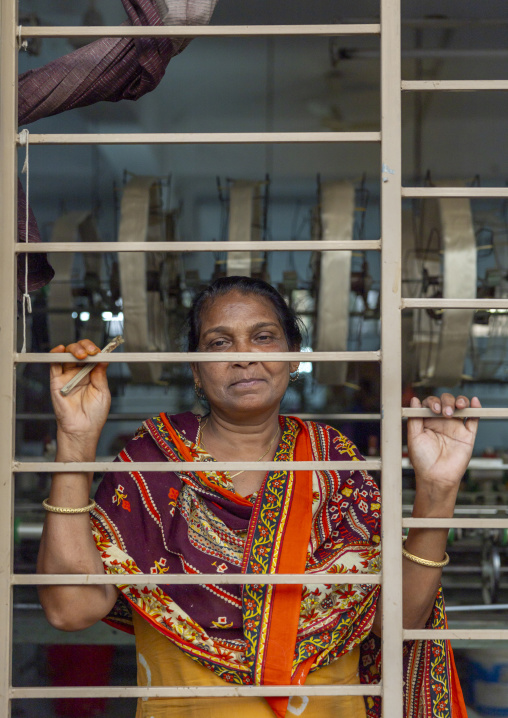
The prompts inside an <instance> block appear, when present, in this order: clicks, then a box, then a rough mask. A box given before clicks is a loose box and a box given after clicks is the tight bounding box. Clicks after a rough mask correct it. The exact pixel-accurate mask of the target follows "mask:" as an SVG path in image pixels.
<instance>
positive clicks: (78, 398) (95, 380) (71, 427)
mask: <svg viewBox="0 0 508 718" xmlns="http://www.w3.org/2000/svg"><path fill="white" fill-rule="evenodd" d="M64 352H69V353H71V354H73V355H74V356H75V357H76V359H85V358H86V357H87V356H94V355H95V354H98V353H99V352H100V349H99V347H98V346H96V345H95V344H94V343H93V342H92V341H90V340H89V339H82V340H81V341H79V342H76V343H74V344H69V345H68V346H66V347H65V346H64V345H63V344H60V345H59V346H57V347H55V348H54V349H52V350H51V353H53V354H61V353H64ZM81 366H82V365H81ZM81 366H80V365H79V364H51V367H50V386H51V399H52V401H53V408H54V410H55V415H56V420H57V424H58V433H59V436H60V439H62V438H64V437H65V438H69V439H70V440H72V442H73V444H74V446H75V448H76V449H77V448H78V446H79V444H82V443H83V445H89V442H97V441H98V439H99V436H100V433H101V431H102V428H103V426H104V424H105V423H106V419H107V417H108V413H109V408H110V405H111V395H110V393H109V387H108V380H107V377H106V369H107V366H108V365H107V363H100V364H96V365H95V366H94V368H93V370H92V371H91V372H90V373H89V374H87V376H84V377H83V379H82V380H81V381H80V382H79V384H78V385H77V386H76V387H75V388H74V389H73V390H72V391H71V392H70V393H69V394H68V395H67V396H62V394H61V393H60V390H61V389H62V388H63V387H64V386H65V384H67V382H68V381H70V380H71V379H72V378H73V377H74V376H75V375H76V374H77V373H78V371H79V370H80V369H81ZM76 442H77V444H78V446H77V445H76Z"/></svg>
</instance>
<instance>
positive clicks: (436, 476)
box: [408, 394, 481, 498]
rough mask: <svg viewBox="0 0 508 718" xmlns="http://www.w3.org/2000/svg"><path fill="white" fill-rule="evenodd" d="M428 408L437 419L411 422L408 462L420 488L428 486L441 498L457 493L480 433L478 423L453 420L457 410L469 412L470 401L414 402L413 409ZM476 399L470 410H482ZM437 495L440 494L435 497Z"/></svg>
mask: <svg viewBox="0 0 508 718" xmlns="http://www.w3.org/2000/svg"><path fill="white" fill-rule="evenodd" d="M422 406H423V407H428V408H430V409H431V411H432V412H433V413H434V414H435V418H434V417H432V418H429V419H423V418H420V417H418V418H414V419H409V420H408V451H409V458H410V461H411V463H412V465H413V468H414V470H415V475H416V481H417V488H418V487H420V488H423V486H427V487H428V489H430V490H431V493H432V494H433V495H434V496H435V498H438V495H439V493H440V492H443V494H445V493H449V492H450V491H451V490H452V491H453V490H454V491H455V492H456V491H457V490H458V488H459V484H460V481H461V479H462V477H463V476H464V473H465V471H466V469H467V466H468V464H469V460H470V459H471V455H472V453H473V446H474V441H475V437H476V432H477V429H478V419H469V418H468V419H467V420H466V421H464V419H463V418H458V417H456V416H454V414H455V410H456V409H467V408H468V407H469V399H468V398H467V397H465V396H458V397H457V398H455V397H454V396H453V395H452V394H442V396H441V397H436V396H429V397H427V398H426V399H424V401H423V403H420V401H419V399H417V398H416V397H413V398H412V399H411V408H413V409H417V408H420V407H422ZM480 407H481V404H480V401H479V399H478V398H477V397H473V399H471V408H475V409H476V408H480ZM436 492H437V493H436Z"/></svg>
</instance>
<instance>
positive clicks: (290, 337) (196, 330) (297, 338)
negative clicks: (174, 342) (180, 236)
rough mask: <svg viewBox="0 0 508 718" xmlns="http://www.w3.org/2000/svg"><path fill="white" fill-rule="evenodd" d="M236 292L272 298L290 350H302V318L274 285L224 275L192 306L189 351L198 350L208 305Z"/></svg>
mask: <svg viewBox="0 0 508 718" xmlns="http://www.w3.org/2000/svg"><path fill="white" fill-rule="evenodd" d="M233 291H236V292H242V293H243V294H255V295H256V296H258V297H264V298H265V299H268V300H269V301H270V302H271V304H272V306H273V309H274V311H275V314H276V315H277V319H278V320H279V323H280V325H281V327H282V329H283V330H284V335H285V337H286V341H287V343H288V347H289V349H290V350H293V351H295V350H298V349H300V345H301V343H302V333H301V330H300V320H299V319H298V317H297V316H296V314H295V312H294V311H293V309H291V307H288V305H287V304H286V302H285V300H284V298H283V297H282V296H281V294H279V292H278V291H277V290H276V289H274V288H273V287H272V286H271V284H268V282H264V281H263V280H262V279H253V278H252V277H221V278H220V279H216V280H215V281H213V282H212V283H211V284H209V285H208V287H206V288H205V289H203V291H202V292H200V293H199V294H198V296H197V297H196V298H195V299H194V301H193V302H192V306H191V308H190V309H189V313H188V315H187V348H188V351H189V352H195V351H197V349H198V345H199V335H200V333H201V315H202V313H203V309H204V308H205V306H206V305H207V304H209V303H210V302H213V300H214V299H215V298H216V297H223V296H225V295H226V294H229V292H233Z"/></svg>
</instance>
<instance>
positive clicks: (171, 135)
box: [17, 132, 381, 145]
mask: <svg viewBox="0 0 508 718" xmlns="http://www.w3.org/2000/svg"><path fill="white" fill-rule="evenodd" d="M380 141H381V133H380V132H149V133H147V132H131V133H117V132H109V133H100V134H99V133H79V134H77V133H68V134H58V133H55V134H44V135H41V134H30V145H203V144H205V145H232V144H233V145H237V144H250V145H256V144H263V145H265V144H293V143H294V144H297V143H309V144H314V143H324V144H327V143H333V144H335V143H337V142H380ZM17 143H18V145H21V143H20V136H19V135H17Z"/></svg>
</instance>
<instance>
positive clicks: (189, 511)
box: [92, 413, 460, 718]
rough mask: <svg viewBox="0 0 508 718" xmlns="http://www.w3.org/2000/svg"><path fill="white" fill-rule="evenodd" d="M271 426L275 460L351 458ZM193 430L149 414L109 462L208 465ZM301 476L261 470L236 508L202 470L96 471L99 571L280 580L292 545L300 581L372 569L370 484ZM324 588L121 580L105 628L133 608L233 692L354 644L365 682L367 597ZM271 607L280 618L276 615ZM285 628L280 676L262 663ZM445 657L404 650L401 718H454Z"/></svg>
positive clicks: (374, 649) (372, 589)
mask: <svg viewBox="0 0 508 718" xmlns="http://www.w3.org/2000/svg"><path fill="white" fill-rule="evenodd" d="M280 423H281V427H282V429H283V433H282V439H281V442H280V444H279V446H278V448H277V452H276V455H275V461H280V462H281V463H282V462H284V461H285V460H291V459H296V460H300V459H302V458H307V459H308V460H317V461H326V460H329V461H341V460H343V461H348V460H361V457H360V455H359V454H358V452H357V450H356V449H355V447H354V446H353V445H352V444H351V442H349V440H348V439H346V438H345V437H344V436H343V435H342V434H340V433H339V432H338V431H336V430H335V429H332V428H331V427H326V426H322V425H319V424H315V423H313V422H301V421H299V420H297V419H295V418H291V417H286V418H284V417H280ZM198 425H199V424H198V417H196V416H195V415H193V414H191V413H186V414H180V415H177V416H172V417H168V416H166V415H165V414H161V415H160V416H159V417H156V418H154V419H151V420H149V421H147V422H145V424H144V425H143V427H142V428H141V430H140V431H139V432H138V434H137V435H136V436H135V437H134V439H132V440H131V441H130V442H129V443H128V444H127V446H126V447H125V449H124V450H123V451H122V452H121V454H120V456H119V457H118V461H119V462H122V463H126V464H128V463H129V462H132V461H161V460H163V459H164V458H166V459H167V460H168V461H170V462H172V463H175V464H177V463H178V462H179V461H182V460H183V461H191V460H193V459H195V460H206V458H207V457H208V455H206V454H204V452H203V450H202V449H201V447H199V446H198V445H196V443H195V442H196V437H197V433H198ZM208 458H210V457H208ZM212 466H213V465H211V468H212ZM305 473H306V472H291V471H284V470H283V468H282V466H281V470H280V471H273V472H269V473H268V474H267V476H266V478H265V481H264V483H263V485H262V487H261V489H260V490H259V492H258V493H257V494H256V495H253V496H251V497H248V498H243V497H239V496H238V495H236V494H235V493H234V490H233V486H232V483H231V481H230V479H229V477H228V476H227V474H224V473H220V472H214V471H213V469H212V470H211V471H210V472H206V474H204V473H203V472H192V473H190V472H178V471H177V470H174V471H170V472H164V473H161V472H143V473H140V472H136V471H131V472H129V471H128V467H125V469H124V470H123V471H121V470H119V471H117V472H114V473H111V474H108V475H106V476H105V477H104V480H103V482H102V483H101V486H100V487H99V490H98V492H97V496H96V500H97V503H98V506H97V509H96V510H95V511H94V512H93V517H92V522H93V527H94V535H95V539H96V543H97V547H98V549H99V551H100V552H101V555H102V559H103V562H104V566H105V570H106V571H107V572H109V573H118V574H119V575H125V574H136V573H152V574H153V575H154V577H155V576H158V575H161V574H173V573H175V574H186V573H187V574H195V573H208V574H209V573H219V574H220V573H225V572H228V573H240V572H247V573H256V572H259V573H273V572H277V571H279V572H281V573H286V572H288V570H287V568H285V567H286V566H287V564H286V563H285V561H286V560H288V558H287V557H289V556H291V555H292V554H299V555H300V554H301V547H302V546H303V547H304V552H303V554H301V555H302V556H303V569H301V570H298V572H303V570H305V572H307V573H324V574H331V575H333V574H336V573H346V572H352V573H359V574H361V573H373V572H376V571H378V570H379V568H380V565H379V559H380V548H379V543H380V533H379V526H380V524H379V522H380V496H379V491H378V489H377V486H376V485H375V483H374V482H373V480H372V479H371V478H370V477H369V476H368V475H367V474H366V473H365V472H364V471H361V469H360V468H359V470H357V471H343V472H342V471H341V472H336V471H317V472H313V473H311V472H308V474H309V476H308V477H307V478H306V477H304V476H303V474H305ZM307 480H308V482H309V483H308V494H305V492H306V491H307V488H305V486H306V485H305V481H307ZM297 487H299V489H298V488H297ZM302 487H303V493H302ZM298 491H300V492H301V496H300V497H299V496H298ZM305 496H307V499H305ZM305 502H306V503H307V508H309V507H308V504H311V509H312V511H311V512H310V511H309V512H308V524H306V523H305V522H306V518H305V511H304V512H303V513H302V514H301V516H300V514H299V513H298V512H299V511H300V510H301V507H304V506H305ZM293 512H295V515H296V516H297V517H299V518H298V521H299V522H300V531H299V534H298V533H296V532H293V533H291V528H290V523H289V522H286V519H287V517H288V516H289V515H291V514H292V513H293ZM285 544H287V546H285ZM284 548H285V550H286V553H285V554H284ZM285 557H286V558H285ZM292 570H293V572H296V571H297V570H296V569H295V568H293V569H292ZM323 581H324V582H323V584H317V585H316V584H309V585H308V586H305V585H304V586H298V587H296V589H297V592H296V594H295V587H284V586H280V587H277V589H274V588H273V587H270V586H263V585H260V584H259V585H247V586H245V587H243V588H242V586H240V585H229V584H228V585H220V586H219V585H200V586H191V585H188V586H184V585H180V586H177V585H174V586H172V585H170V584H169V585H168V584H155V583H154V584H153V585H152V584H150V585H146V586H139V585H138V586H132V585H129V583H128V582H125V583H120V584H119V589H120V591H121V598H120V599H119V601H118V602H117V604H116V606H115V609H114V611H113V612H112V614H111V615H110V616H109V617H108V619H107V620H108V621H110V622H112V623H114V625H116V626H118V627H121V628H124V629H125V630H132V629H131V623H132V621H131V615H132V611H133V610H134V611H137V612H138V613H139V614H140V615H141V616H142V617H143V618H145V620H147V621H149V622H150V624H151V625H152V626H154V627H155V628H156V629H157V630H158V631H159V632H160V633H161V634H162V635H164V636H166V637H167V638H168V639H169V640H170V641H172V642H173V643H174V644H175V645H177V646H178V647H179V648H180V649H181V650H182V651H183V652H184V653H185V654H187V656H189V658H191V659H193V660H196V661H198V662H199V663H200V664H202V665H204V666H206V667H207V668H209V669H210V670H212V671H214V672H215V673H216V674H217V675H219V676H221V677H222V678H223V679H224V680H226V681H229V682H232V683H239V684H258V685H259V684H270V683H271V684H289V683H304V682H305V677H306V675H307V674H308V673H309V672H310V671H315V670H318V669H319V668H320V667H322V666H325V665H328V664H329V663H331V662H332V661H334V660H335V659H337V658H338V657H340V656H341V655H343V654H345V653H347V652H348V651H350V650H351V649H352V648H353V647H354V646H356V645H360V647H361V661H360V673H361V680H362V682H364V683H373V682H377V681H378V680H379V677H380V653H379V641H378V639H377V638H376V637H375V636H374V635H373V634H372V633H371V631H370V629H371V626H372V621H373V619H374V615H375V610H376V600H377V596H378V587H376V586H372V585H368V584H354V585H342V584H338V585H337V584H334V583H333V578H332V576H330V578H328V579H327V578H325V577H323ZM289 588H291V590H289ZM295 605H296V622H295V624H294V635H293V637H292V638H290V637H289V629H288V627H287V626H285V625H282V624H284V623H291V621H292V618H291V615H292V614H291V607H294V606H295ZM281 606H283V607H284V610H287V613H286V614H283V613H281V612H280V607H281ZM283 615H286V617H287V620H286V621H284V620H282V618H281V616H283ZM443 621H444V613H443V608H442V600H441V598H440V597H438V600H437V601H436V608H435V611H434V616H433V618H432V620H431V621H430V625H432V626H434V627H437V626H441V627H443ZM284 630H286V634H285V635H286V638H285V639H284V640H285V641H286V643H285V648H286V650H285V651H284V653H286V654H288V655H289V663H288V665H287V666H281V665H279V663H280V661H279V660H274V658H273V656H274V655H278V656H280V655H281V654H280V652H279V653H278V654H276V653H275V652H273V651H272V653H271V652H270V650H271V649H270V646H273V645H276V642H277V640H279V639H280V637H281V635H282V634H281V631H284ZM290 646H291V650H290V651H288V650H287V649H288V648H289V647H290ZM451 660H452V659H451V656H450V651H449V650H448V646H447V642H445V641H432V642H430V641H429V642H412V643H408V644H407V645H406V646H405V672H406V678H407V680H406V715H407V717H408V718H431V716H439V718H452V716H453V718H458V716H460V713H457V712H455V711H453V712H452V702H453V700H454V697H455V694H456V693H457V688H456V687H455V684H454V683H453V670H452V662H451ZM286 669H287V670H286ZM284 671H286V673H284ZM269 702H270V704H271V707H272V709H273V710H274V712H275V714H276V715H278V716H284V715H285V706H286V705H287V699H270V701H269ZM365 702H366V707H367V714H368V716H369V718H378V717H379V716H380V701H379V699H377V698H372V697H366V699H365Z"/></svg>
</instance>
